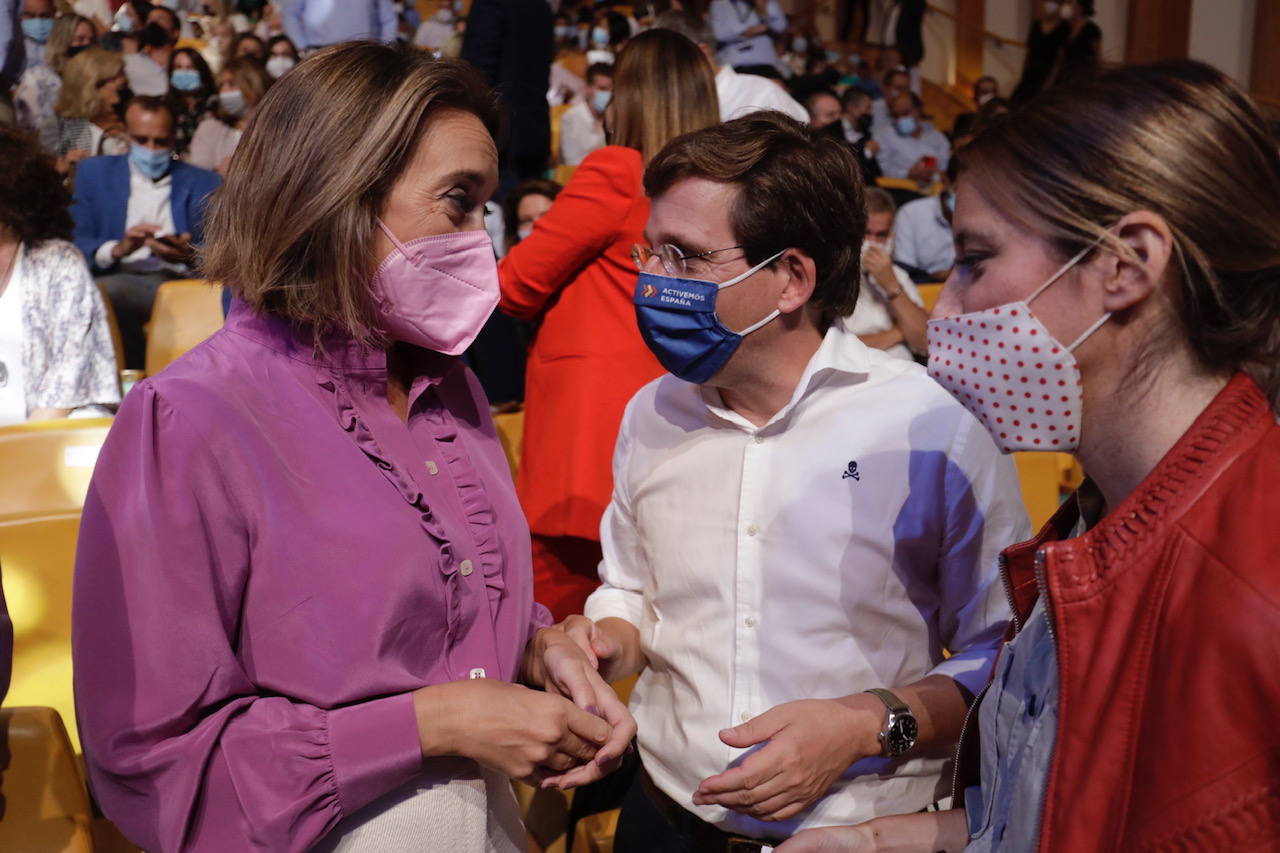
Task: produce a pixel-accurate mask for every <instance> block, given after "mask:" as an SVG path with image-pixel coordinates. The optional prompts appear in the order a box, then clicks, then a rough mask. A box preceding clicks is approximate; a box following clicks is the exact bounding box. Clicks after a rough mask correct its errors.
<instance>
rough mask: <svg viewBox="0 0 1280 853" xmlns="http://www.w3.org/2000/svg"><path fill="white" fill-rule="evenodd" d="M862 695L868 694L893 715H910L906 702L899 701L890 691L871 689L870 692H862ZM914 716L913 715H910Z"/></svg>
mask: <svg viewBox="0 0 1280 853" xmlns="http://www.w3.org/2000/svg"><path fill="white" fill-rule="evenodd" d="M863 692H864V693H870V694H871V695H872V696H874V697H876V698H877V699H879V700H880V701H881V702H883V703H884V706H885V707H886V708H888V709H889V712H890V713H893V714H910V713H911V708H910V707H908V705H907V703H906V702H903V701H902V700H901V699H899V698H898V697H897V696H896V695H894V693H893V692H892V691H889V690H885V689H884V688H883V687H873V688H871V689H870V690H864V691H863ZM912 716H914V714H913V715H912Z"/></svg>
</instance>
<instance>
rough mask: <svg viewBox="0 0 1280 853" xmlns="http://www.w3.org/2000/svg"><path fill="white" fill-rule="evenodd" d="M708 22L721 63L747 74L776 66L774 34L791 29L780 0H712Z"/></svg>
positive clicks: (776, 56)
mask: <svg viewBox="0 0 1280 853" xmlns="http://www.w3.org/2000/svg"><path fill="white" fill-rule="evenodd" d="M707 22H708V24H709V25H710V26H711V30H712V32H713V35H714V38H715V47H716V49H717V51H716V55H717V58H718V59H719V61H720V64H721V65H727V66H729V67H731V68H735V69H737V70H738V71H740V72H742V73H743V74H751V73H755V72H759V71H760V70H761V69H764V68H771V69H775V70H776V68H777V65H778V52H777V50H776V49H775V48H774V46H773V38H774V36H776V35H778V34H780V33H783V32H785V31H786V29H787V16H786V15H785V14H783V12H782V6H780V5H779V4H778V0H711V5H710V6H709V7H708V9H707Z"/></svg>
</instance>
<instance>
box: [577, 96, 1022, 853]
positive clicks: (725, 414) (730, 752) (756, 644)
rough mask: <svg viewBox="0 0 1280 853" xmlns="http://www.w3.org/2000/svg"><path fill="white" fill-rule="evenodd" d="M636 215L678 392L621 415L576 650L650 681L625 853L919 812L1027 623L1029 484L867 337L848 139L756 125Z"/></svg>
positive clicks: (726, 141)
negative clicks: (1021, 594) (1014, 626)
mask: <svg viewBox="0 0 1280 853" xmlns="http://www.w3.org/2000/svg"><path fill="white" fill-rule="evenodd" d="M645 190H646V192H647V193H648V194H649V195H650V197H651V198H652V209H651V210H652V212H651V215H650V218H649V221H648V226H647V228H646V237H647V240H648V242H647V244H646V245H643V246H637V247H636V250H635V258H636V260H637V262H638V264H639V265H640V267H641V270H642V271H641V274H640V276H639V278H638V280H637V283H636V291H635V304H636V316H637V321H638V323H639V327H640V331H641V334H642V335H643V337H644V338H645V341H646V343H647V344H648V345H649V347H650V349H652V350H653V352H654V354H655V355H656V356H657V357H658V359H659V361H660V362H661V363H662V364H663V366H664V367H666V368H667V369H668V370H669V371H670V372H671V374H672V375H668V376H664V377H662V378H661V379H659V380H657V381H656V382H654V383H651V384H650V385H648V386H646V387H645V388H644V389H642V390H641V391H640V392H639V393H638V394H637V395H636V396H635V397H634V398H633V399H632V400H631V402H630V404H629V405H628V407H627V411H626V415H625V417H624V419H623V423H622V427H621V430H620V433H619V438H618V444H617V450H616V453H615V456H614V463H613V466H614V493H613V500H612V503H611V504H610V507H609V509H608V511H607V512H606V514H605V517H604V520H603V522H602V524H601V538H602V545H603V552H604V559H603V562H602V563H601V566H600V577H601V579H602V581H603V585H602V586H601V587H600V589H598V590H597V591H596V592H595V593H594V594H593V595H592V596H591V598H590V599H589V600H588V602H587V605H586V608H585V609H586V615H585V616H582V617H571V618H570V619H568V620H566V621H565V622H564V623H562V626H561V627H562V629H563V630H565V631H567V632H568V633H569V634H570V635H571V636H573V637H575V638H576V639H577V640H578V642H579V643H580V644H582V645H583V646H584V647H586V648H589V649H590V650H591V654H592V655H594V656H595V657H596V659H598V660H599V662H600V669H601V672H602V673H603V674H604V675H605V676H606V677H607V678H608V679H609V680H614V679H617V678H619V677H625V676H627V675H630V674H633V673H636V672H639V673H640V679H639V682H638V683H637V685H636V688H635V692H634V693H633V694H632V700H631V708H632V711H633V712H634V714H635V716H636V720H637V723H638V724H639V736H638V745H639V752H640V759H641V763H642V765H643V769H642V771H641V772H640V774H639V776H638V780H637V782H636V783H635V785H634V786H633V788H632V789H631V791H630V792H629V793H628V795H627V797H626V799H625V800H624V805H623V811H622V816H621V820H620V822H619V825H618V835H617V839H616V842H615V850H617V851H618V853H628V851H651V850H699V851H702V850H739V851H756V850H762V849H764V847H765V846H767V845H768V844H771V843H775V842H776V841H777V840H779V839H783V838H786V837H788V836H789V835H790V834H792V833H794V832H796V831H797V830H799V829H801V828H805V827H813V826H825V825H832V824H840V823H842V822H844V821H845V820H847V819H848V818H849V817H852V816H855V815H860V816H863V815H864V816H868V817H869V816H873V815H879V814H890V813H893V812H894V811H895V810H897V811H899V812H903V811H906V812H910V811H918V810H921V809H924V808H926V807H927V806H929V805H930V804H932V803H933V802H935V800H936V799H937V798H938V796H939V789H940V788H941V787H942V786H943V780H942V774H943V769H944V763H945V757H946V756H947V754H948V751H949V749H950V746H951V744H952V742H953V741H954V739H955V737H956V736H957V734H958V732H959V729H960V727H961V724H962V721H963V718H964V716H965V713H966V709H967V707H968V705H969V703H970V701H971V700H972V697H973V694H974V693H975V692H977V691H978V690H979V689H980V688H981V687H982V686H983V684H984V683H985V681H986V678H987V675H988V672H989V670H990V667H991V664H992V661H993V659H994V655H995V649H996V646H997V644H998V642H999V640H1000V637H1001V635H1002V633H1003V630H1004V625H1005V622H1006V620H1007V619H1008V618H1009V610H1008V605H1007V603H1006V601H1005V598H1004V595H1003V593H1002V591H1001V589H1000V587H999V584H998V583H997V582H996V554H997V552H998V550H999V548H1000V547H1001V545H1002V544H1003V543H1005V542H1007V541H1016V537H1018V536H1021V535H1023V534H1024V533H1026V532H1028V527H1029V525H1028V523H1027V517H1026V513H1025V510H1024V509H1023V507H1022V504H1021V501H1020V496H1019V490H1018V485H1017V476H1016V473H1015V471H1014V466H1013V465H1012V464H1011V461H1010V460H1008V459H1005V458H1002V457H1001V456H1000V454H999V451H998V450H997V449H996V447H995V445H994V443H993V442H992V440H991V438H990V436H989V435H988V434H987V432H986V430H985V429H984V428H983V427H982V425H981V424H980V423H978V421H977V420H976V419H975V418H974V417H973V416H972V415H970V414H969V413H968V412H967V411H965V410H964V409H963V408H962V407H960V406H959V405H958V404H957V403H956V402H955V401H954V400H953V399H952V398H951V397H950V395H947V394H940V393H938V389H937V388H936V387H934V385H933V384H931V382H930V379H929V377H928V376H927V374H926V373H925V370H924V369H923V368H922V367H920V366H919V365H917V364H915V363H914V362H911V361H907V360H902V359H896V358H893V357H891V356H889V355H886V354H884V353H882V352H880V351H877V350H872V349H870V348H868V347H867V346H866V345H865V344H863V343H862V342H861V341H860V340H859V339H858V336H857V334H855V332H854V331H853V330H852V329H851V328H850V326H849V324H848V321H847V318H848V316H849V315H850V314H851V313H852V311H853V309H854V307H855V305H856V303H857V300H858V298H859V281H860V270H859V253H860V249H861V245H862V241H863V233H864V230H865V224H866V214H865V212H864V211H865V206H864V204H865V203H864V199H863V194H862V191H861V182H860V180H859V176H858V165H857V163H856V162H855V160H854V158H853V155H852V154H851V153H850V152H849V150H848V147H847V146H846V145H844V144H843V143H842V142H841V141H840V140H838V139H835V138H833V137H831V136H830V135H826V134H822V133H820V132H818V131H815V130H812V129H810V128H808V127H805V126H803V125H801V124H799V123H798V122H795V121H793V120H791V119H788V118H786V117H785V116H783V115H781V114H780V113H775V112H764V113H757V114H754V115H751V116H746V117H744V118H740V119H736V120H734V121H731V122H728V123H725V124H722V125H718V126H715V127H712V128H708V129H706V130H702V131H698V132H696V133H692V134H688V135H686V136H683V137H680V138H679V139H677V140H676V141H675V142H673V143H671V144H670V145H668V146H667V148H666V149H664V150H663V151H662V152H661V153H659V154H658V155H657V156H656V157H655V158H654V159H653V161H652V162H651V163H650V164H649V166H648V169H647V171H646V174H645ZM1010 537H1014V539H1013V540H1011V539H1010ZM944 649H946V650H947V652H949V653H950V657H948V656H947V655H946V654H945V653H944V651H943V650H944ZM864 819H865V818H864Z"/></svg>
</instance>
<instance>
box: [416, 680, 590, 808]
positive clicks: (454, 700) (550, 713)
mask: <svg viewBox="0 0 1280 853" xmlns="http://www.w3.org/2000/svg"><path fill="white" fill-rule="evenodd" d="M413 709H414V713H415V714H416V715H417V718H418V738H419V740H420V741H421V744H422V754H423V756H424V757H427V758H433V757H439V756H444V755H461V756H464V757H466V758H470V759H473V760H475V761H478V762H479V763H481V764H483V765H485V766H486V767H491V768H493V769H494V770H497V771H498V772H500V773H505V774H506V775H508V776H511V777H512V778H515V779H520V780H521V781H524V782H527V783H529V784H531V785H536V784H538V783H539V782H541V781H542V779H544V778H546V777H547V776H550V775H553V774H564V773H565V771H568V770H570V769H572V768H574V767H578V766H580V765H583V764H586V763H588V762H591V761H592V760H593V759H594V758H595V757H596V754H597V752H598V751H599V749H600V747H601V746H602V745H603V744H605V743H608V742H609V738H610V734H611V733H612V729H611V727H610V724H609V723H608V722H606V721H605V720H603V719H601V718H600V717H597V716H595V715H594V714H589V713H587V712H586V711H584V710H582V709H580V708H578V707H576V706H574V704H573V703H572V702H570V701H569V700H568V699H565V698H564V697H563V696H558V695H555V694H553V693H542V692H539V691H536V690H530V689H529V688H527V687H523V686H521V685H518V684H510V683H508V682H505V681H498V680H496V679H489V678H476V679H471V680H468V681H451V682H448V683H446V684H436V685H432V686H431V687H423V688H421V689H419V690H416V691H414V693H413Z"/></svg>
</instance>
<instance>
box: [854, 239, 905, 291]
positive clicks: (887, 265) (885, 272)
mask: <svg viewBox="0 0 1280 853" xmlns="http://www.w3.org/2000/svg"><path fill="white" fill-rule="evenodd" d="M862 265H863V266H864V267H866V268H867V272H869V273H871V275H872V276H874V277H875V280H876V284H878V285H880V289H881V290H883V291H884V293H885V295H886V296H888V295H889V294H890V293H896V292H897V291H898V290H899V289H900V287H901V286H900V285H899V284H898V276H897V275H896V274H895V273H894V271H893V258H891V257H889V253H888V252H886V251H885V250H884V249H882V248H880V247H879V246H867V251H866V254H864V255H863V256H862Z"/></svg>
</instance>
